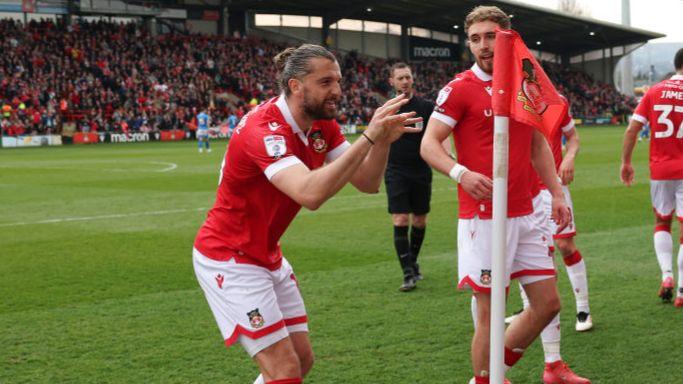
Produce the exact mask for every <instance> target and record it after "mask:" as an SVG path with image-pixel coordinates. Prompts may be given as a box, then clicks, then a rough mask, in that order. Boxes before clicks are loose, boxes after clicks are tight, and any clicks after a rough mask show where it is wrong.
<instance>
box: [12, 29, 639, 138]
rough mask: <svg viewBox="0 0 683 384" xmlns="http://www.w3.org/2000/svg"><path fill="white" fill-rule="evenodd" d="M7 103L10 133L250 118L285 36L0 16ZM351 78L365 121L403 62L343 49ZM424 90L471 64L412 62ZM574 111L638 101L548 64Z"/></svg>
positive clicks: (347, 114)
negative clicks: (205, 115)
mask: <svg viewBox="0 0 683 384" xmlns="http://www.w3.org/2000/svg"><path fill="white" fill-rule="evenodd" d="M0 35H2V39H0V49H1V50H2V52H3V54H2V55H0V107H1V108H2V112H1V113H2V119H1V124H2V130H3V132H4V134H5V135H21V134H28V133H31V134H50V133H57V132H60V130H61V127H62V125H63V124H64V123H67V122H69V123H71V124H73V125H75V129H76V130H77V131H81V132H95V131H108V132H124V133H125V132H150V131H157V130H167V129H186V128H190V129H191V128H192V127H193V118H194V116H195V115H196V111H197V110H198V109H201V108H205V107H209V110H210V113H211V117H212V121H214V122H216V121H224V120H225V119H226V118H227V117H228V116H229V115H230V114H235V115H237V117H238V118H239V117H241V116H242V115H244V114H245V113H246V112H247V111H248V110H249V108H250V107H252V106H253V105H255V104H257V103H258V102H260V101H263V100H265V99H267V98H269V97H272V96H274V95H275V94H276V93H277V90H276V85H275V81H274V79H275V73H274V67H273V65H272V64H271V58H272V57H273V56H274V55H275V54H276V53H277V52H278V51H280V50H281V49H282V48H283V45H282V44H280V43H274V42H269V41H266V40H262V39H258V38H253V37H252V38H233V37H221V36H207V35H197V34H195V35H184V34H178V33H174V34H164V35H159V36H152V35H151V34H150V33H149V32H148V31H147V30H146V29H145V28H144V27H142V26H141V25H139V24H135V23H128V24H120V23H112V22H104V21H98V22H86V21H79V22H77V23H75V24H72V25H70V26H67V25H66V24H64V23H62V22H57V23H55V22H53V21H46V20H43V21H31V22H29V23H27V24H22V23H20V22H18V21H14V20H0ZM338 56H339V58H340V60H339V61H340V63H341V65H342V70H343V76H344V83H343V89H344V96H343V100H342V102H341V105H340V116H339V120H340V122H341V123H350V124H364V123H366V122H367V121H368V119H369V117H370V116H371V114H372V111H373V110H374V108H375V107H376V106H377V105H379V103H380V102H381V101H382V100H383V99H384V98H386V97H387V96H388V92H389V86H388V84H387V83H386V81H385V79H386V78H387V71H388V66H389V65H390V64H392V63H393V62H395V61H396V60H386V59H373V58H369V57H365V56H362V55H359V54H357V53H356V52H353V51H352V52H349V53H346V54H341V53H338ZM412 64H413V66H414V70H415V75H416V78H417V79H418V80H417V81H416V85H417V91H418V93H419V94H420V95H421V96H424V97H427V98H433V97H434V96H435V93H436V92H437V91H438V89H439V87H440V86H441V85H442V84H444V83H446V80H447V79H448V78H449V77H451V76H453V74H455V73H457V72H459V71H461V70H462V69H463V68H464V67H466V66H467V65H463V64H457V63H445V62H416V63H412ZM544 65H545V67H546V70H547V71H548V74H549V75H550V76H551V78H552V80H553V81H554V82H555V83H556V84H557V86H558V88H559V90H560V91H561V92H562V93H564V94H565V95H567V96H568V98H569V99H570V101H571V103H572V110H573V112H574V115H575V116H580V117H584V118H586V117H598V116H601V117H608V118H612V119H613V120H614V121H619V120H623V119H624V118H625V115H626V114H628V113H630V112H631V111H632V110H633V108H634V107H635V99H633V98H630V97H627V96H624V95H622V94H620V93H619V92H618V91H617V90H616V89H615V88H614V87H613V86H611V85H608V84H605V83H600V82H597V81H594V80H593V79H592V78H591V77H590V76H589V75H587V74H586V73H583V72H580V71H577V70H574V69H567V68H562V67H561V66H559V65H557V64H553V63H544Z"/></svg>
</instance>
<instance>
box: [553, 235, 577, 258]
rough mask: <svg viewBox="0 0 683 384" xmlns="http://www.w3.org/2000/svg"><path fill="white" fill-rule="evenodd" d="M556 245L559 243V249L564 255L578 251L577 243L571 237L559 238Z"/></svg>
mask: <svg viewBox="0 0 683 384" xmlns="http://www.w3.org/2000/svg"><path fill="white" fill-rule="evenodd" d="M555 245H557V249H558V250H559V251H560V254H562V257H569V256H571V255H573V254H574V252H576V244H574V240H573V239H571V238H570V239H557V241H555Z"/></svg>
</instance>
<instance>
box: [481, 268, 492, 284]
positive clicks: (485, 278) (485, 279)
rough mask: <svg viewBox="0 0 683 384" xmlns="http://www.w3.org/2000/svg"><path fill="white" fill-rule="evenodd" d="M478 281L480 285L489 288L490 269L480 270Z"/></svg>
mask: <svg viewBox="0 0 683 384" xmlns="http://www.w3.org/2000/svg"><path fill="white" fill-rule="evenodd" d="M479 281H480V282H481V285H485V286H487V287H488V286H489V285H491V270H490V269H482V270H481V276H480V277H479Z"/></svg>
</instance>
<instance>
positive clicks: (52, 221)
mask: <svg viewBox="0 0 683 384" xmlns="http://www.w3.org/2000/svg"><path fill="white" fill-rule="evenodd" d="M206 210H207V208H192V209H171V210H166V211H149V212H136V213H117V214H112V215H101V216H82V217H62V218H59V219H47V220H38V221H20V222H17V223H5V224H0V227H14V226H19V225H34V224H55V223H67V222H74V221H91V220H105V219H122V218H126V217H133V216H157V215H168V214H172V213H183V212H200V211H206Z"/></svg>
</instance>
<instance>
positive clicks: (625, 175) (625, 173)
mask: <svg viewBox="0 0 683 384" xmlns="http://www.w3.org/2000/svg"><path fill="white" fill-rule="evenodd" d="M634 175H635V172H634V171H633V166H632V165H631V164H626V163H622V164H621V182H622V183H624V185H626V186H627V187H630V186H631V185H633V181H634Z"/></svg>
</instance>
